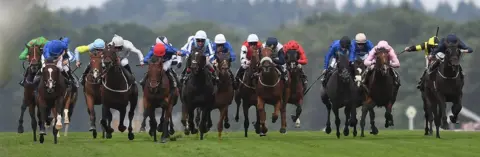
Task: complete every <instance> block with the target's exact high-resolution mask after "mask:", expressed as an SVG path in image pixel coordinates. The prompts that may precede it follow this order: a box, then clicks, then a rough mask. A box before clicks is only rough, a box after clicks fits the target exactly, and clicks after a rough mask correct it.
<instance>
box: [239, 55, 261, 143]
mask: <svg viewBox="0 0 480 157" xmlns="http://www.w3.org/2000/svg"><path fill="white" fill-rule="evenodd" d="M259 51H260V49H259V48H257V49H251V50H250V52H252V54H251V55H252V56H251V60H250V66H249V67H248V68H247V69H245V73H244V74H243V76H241V77H242V79H240V81H239V82H240V85H239V87H238V89H237V91H236V92H235V103H236V104H237V113H236V115H235V121H236V122H238V120H239V116H238V111H239V109H240V105H242V108H243V117H244V122H243V128H244V130H245V137H248V126H249V125H250V121H249V118H248V109H250V107H252V106H254V107H255V108H257V105H256V104H257V95H256V93H255V87H256V84H257V82H256V78H255V77H254V73H255V72H256V71H258V62H259V60H260V59H259V55H260V52H259ZM255 112H256V116H257V120H256V121H255V122H254V123H253V126H254V128H255V132H256V133H257V134H260V121H259V120H260V117H259V116H260V115H259V114H258V111H257V109H255Z"/></svg>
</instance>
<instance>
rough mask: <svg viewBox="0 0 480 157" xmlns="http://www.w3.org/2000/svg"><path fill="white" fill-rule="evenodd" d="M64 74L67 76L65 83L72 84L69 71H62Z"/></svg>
mask: <svg viewBox="0 0 480 157" xmlns="http://www.w3.org/2000/svg"><path fill="white" fill-rule="evenodd" d="M62 75H63V77H65V78H66V81H65V83H66V84H67V85H68V86H70V85H72V80H71V79H70V76H69V75H68V72H66V71H62Z"/></svg>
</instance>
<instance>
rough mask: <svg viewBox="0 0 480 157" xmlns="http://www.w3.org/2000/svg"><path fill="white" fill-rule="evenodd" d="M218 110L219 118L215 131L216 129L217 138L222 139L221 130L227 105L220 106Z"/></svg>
mask: <svg viewBox="0 0 480 157" xmlns="http://www.w3.org/2000/svg"><path fill="white" fill-rule="evenodd" d="M219 110H220V119H219V120H218V123H217V131H218V139H219V140H220V139H222V131H223V121H224V120H225V118H226V117H227V113H228V107H221V108H219Z"/></svg>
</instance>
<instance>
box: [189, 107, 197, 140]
mask: <svg viewBox="0 0 480 157" xmlns="http://www.w3.org/2000/svg"><path fill="white" fill-rule="evenodd" d="M194 116H195V108H194V107H191V108H190V109H189V111H188V127H189V128H190V132H191V133H192V134H197V133H198V129H197V127H196V125H195V123H194V121H193V117H194Z"/></svg>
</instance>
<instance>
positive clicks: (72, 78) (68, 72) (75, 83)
mask: <svg viewBox="0 0 480 157" xmlns="http://www.w3.org/2000/svg"><path fill="white" fill-rule="evenodd" d="M67 74H68V78H69V80H70V83H72V84H73V85H75V86H76V87H78V81H77V79H75V77H73V74H72V71H71V70H68V71H67Z"/></svg>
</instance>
